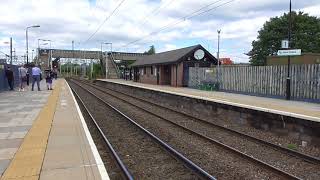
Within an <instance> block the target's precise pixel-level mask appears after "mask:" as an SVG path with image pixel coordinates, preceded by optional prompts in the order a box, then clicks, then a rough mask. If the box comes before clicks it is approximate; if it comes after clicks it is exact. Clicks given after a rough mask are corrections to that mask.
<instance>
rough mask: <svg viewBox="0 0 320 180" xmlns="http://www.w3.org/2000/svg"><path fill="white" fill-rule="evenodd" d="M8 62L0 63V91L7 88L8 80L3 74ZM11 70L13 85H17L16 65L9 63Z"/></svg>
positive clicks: (17, 73)
mask: <svg viewBox="0 0 320 180" xmlns="http://www.w3.org/2000/svg"><path fill="white" fill-rule="evenodd" d="M7 66H9V65H8V64H0V92H1V91H5V90H8V89H9V85H8V80H7V78H6V75H5V70H6V69H7ZM10 67H11V70H12V71H13V73H14V74H13V75H14V86H15V87H18V86H19V78H18V77H19V72H18V66H16V65H10Z"/></svg>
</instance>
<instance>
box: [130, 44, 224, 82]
mask: <svg viewBox="0 0 320 180" xmlns="http://www.w3.org/2000/svg"><path fill="white" fill-rule="evenodd" d="M217 62H218V60H217V59H216V58H215V57H214V56H213V55H212V54H210V53H209V52H208V51H207V50H206V49H205V48H203V47H202V46H201V45H195V46H191V47H186V48H182V49H176V50H172V51H166V52H162V53H157V54H153V55H148V56H141V57H138V59H137V61H136V62H134V63H133V64H132V65H131V68H133V80H134V81H135V82H141V83H147V84H155V85H171V86H180V87H181V86H187V85H188V78H189V67H211V66H214V65H217Z"/></svg>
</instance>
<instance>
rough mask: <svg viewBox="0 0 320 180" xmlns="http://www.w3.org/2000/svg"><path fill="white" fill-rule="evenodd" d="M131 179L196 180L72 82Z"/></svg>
mask: <svg viewBox="0 0 320 180" xmlns="http://www.w3.org/2000/svg"><path fill="white" fill-rule="evenodd" d="M70 84H71V87H75V88H74V89H75V90H76V92H77V93H78V94H79V95H80V96H81V98H82V99H83V101H84V102H85V104H86V106H87V107H88V108H89V110H90V111H91V113H92V115H93V116H94V117H95V119H96V120H97V121H98V122H97V123H98V124H99V126H100V128H101V129H102V130H103V132H104V133H105V134H106V136H107V137H108V139H109V141H110V143H111V144H112V145H113V147H114V149H115V150H116V151H117V152H118V154H119V156H120V157H121V159H122V161H123V162H124V164H126V166H127V167H128V169H129V171H130V172H131V173H132V175H133V176H134V178H135V179H198V177H197V176H196V175H195V174H194V173H193V172H192V171H191V170H189V169H188V168H186V167H185V166H184V165H183V164H182V163H181V162H180V161H178V160H176V159H174V158H173V157H172V156H171V155H169V154H168V153H167V152H166V151H165V150H163V149H162V148H161V147H160V146H159V145H158V144H157V143H155V142H154V141H153V140H152V139H151V138H150V137H148V136H147V135H146V134H144V133H143V132H142V131H140V130H139V129H138V128H137V127H135V126H133V125H132V124H130V123H129V122H128V121H127V120H125V119H124V118H123V117H122V116H120V115H119V114H117V113H115V112H114V111H113V110H112V109H111V108H110V107H106V106H105V105H104V104H103V103H101V102H100V101H98V100H97V99H95V98H94V97H92V95H90V94H89V93H87V92H85V91H84V90H82V89H81V88H79V87H76V85H74V84H73V83H70Z"/></svg>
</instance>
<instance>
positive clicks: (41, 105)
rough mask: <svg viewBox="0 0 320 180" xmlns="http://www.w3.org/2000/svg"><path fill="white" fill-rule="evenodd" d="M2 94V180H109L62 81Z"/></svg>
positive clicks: (0, 124) (0, 152) (78, 112)
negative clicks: (34, 88)
mask: <svg viewBox="0 0 320 180" xmlns="http://www.w3.org/2000/svg"><path fill="white" fill-rule="evenodd" d="M41 87H42V91H29V90H27V91H24V92H18V91H11V92H2V93H0V107H1V108H0V179H1V180H7V179H10V180H14V179H28V180H29V179H30V180H32V179H43V180H50V179H60V180H61V179H62V180H63V179H65V180H67V179H109V177H108V174H107V172H106V169H105V167H104V164H103V162H102V160H101V158H100V156H99V153H98V151H97V148H96V146H95V145H94V142H93V140H92V138H91V135H90V132H89V131H88V128H87V126H86V124H85V121H84V119H83V117H82V114H81V111H80V109H79V107H78V105H77V103H76V101H75V98H74V96H73V95H72V93H71V90H70V88H69V86H68V85H67V83H66V81H65V80H63V79H59V80H57V81H55V82H54V90H53V91H47V90H46V89H45V82H44V81H42V83H41Z"/></svg>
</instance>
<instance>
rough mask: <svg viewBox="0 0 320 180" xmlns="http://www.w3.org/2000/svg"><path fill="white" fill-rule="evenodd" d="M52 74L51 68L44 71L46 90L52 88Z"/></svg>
mask: <svg viewBox="0 0 320 180" xmlns="http://www.w3.org/2000/svg"><path fill="white" fill-rule="evenodd" d="M53 77H54V74H53V72H52V71H51V70H48V71H46V83H47V88H48V90H52V79H53Z"/></svg>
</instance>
